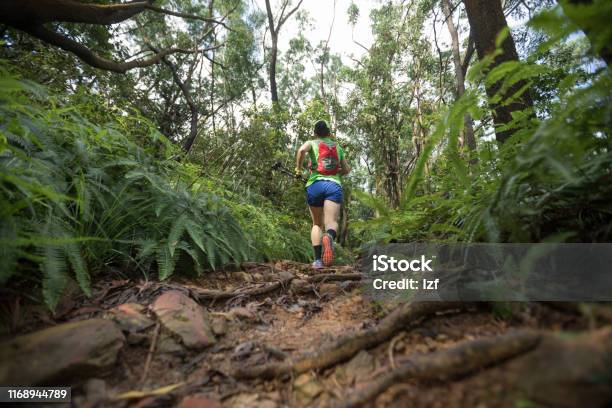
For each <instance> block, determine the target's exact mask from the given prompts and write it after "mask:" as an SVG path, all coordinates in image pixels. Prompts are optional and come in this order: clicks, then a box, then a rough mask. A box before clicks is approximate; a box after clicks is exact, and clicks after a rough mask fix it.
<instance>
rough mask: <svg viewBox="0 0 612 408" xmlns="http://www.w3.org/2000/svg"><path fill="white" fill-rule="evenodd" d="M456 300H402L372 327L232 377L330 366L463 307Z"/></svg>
mask: <svg viewBox="0 0 612 408" xmlns="http://www.w3.org/2000/svg"><path fill="white" fill-rule="evenodd" d="M465 307H466V305H465V304H462V303H460V302H423V303H415V304H408V303H407V304H403V305H401V306H399V307H398V308H396V309H395V310H394V311H393V312H391V313H390V314H389V315H387V316H386V317H385V318H384V319H382V320H381V321H380V322H379V323H378V324H377V325H376V326H375V327H372V328H368V329H365V330H361V331H359V332H357V333H349V334H347V335H346V336H344V337H342V338H340V339H339V340H338V341H337V342H335V343H333V344H331V345H329V346H328V347H325V348H323V349H322V350H320V351H318V352H315V353H312V354H309V355H306V356H304V357H302V358H300V359H298V360H296V361H291V360H286V361H282V362H278V363H268V364H264V365H259V366H254V367H240V368H238V369H236V370H235V372H234V374H233V376H234V377H236V378H262V379H271V378H275V377H280V376H283V375H286V374H289V373H292V372H293V373H296V374H300V373H304V372H307V371H310V370H317V369H322V368H326V367H330V366H333V365H334V364H337V363H340V362H343V361H346V360H348V359H350V358H351V357H353V356H354V355H355V354H357V353H358V352H359V351H360V350H362V349H368V348H372V347H374V346H377V345H378V344H380V343H383V342H385V341H387V340H389V339H390V338H392V337H393V336H394V335H395V334H396V333H397V332H399V331H400V330H403V329H405V328H406V327H407V326H408V325H410V324H412V323H415V321H418V320H420V319H422V318H425V317H428V316H431V315H433V314H435V313H437V312H443V311H448V310H452V309H464V308H465Z"/></svg>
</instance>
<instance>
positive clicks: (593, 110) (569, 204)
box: [354, 2, 612, 242]
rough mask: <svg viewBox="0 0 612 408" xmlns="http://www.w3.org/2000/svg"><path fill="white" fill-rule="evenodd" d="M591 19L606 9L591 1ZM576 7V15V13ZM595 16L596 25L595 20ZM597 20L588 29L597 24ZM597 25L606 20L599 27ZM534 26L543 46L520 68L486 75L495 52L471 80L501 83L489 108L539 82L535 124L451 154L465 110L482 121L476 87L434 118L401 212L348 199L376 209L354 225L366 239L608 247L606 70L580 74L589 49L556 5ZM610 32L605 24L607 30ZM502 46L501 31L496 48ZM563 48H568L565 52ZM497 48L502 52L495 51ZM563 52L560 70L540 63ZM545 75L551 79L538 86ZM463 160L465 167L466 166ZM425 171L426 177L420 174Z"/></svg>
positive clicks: (520, 116)
mask: <svg viewBox="0 0 612 408" xmlns="http://www.w3.org/2000/svg"><path fill="white" fill-rule="evenodd" d="M590 7H591V8H592V9H590V10H588V11H587V10H586V9H584V8H583V7H579V8H576V9H575V10H574V9H571V10H570V12H571V13H574V12H580V13H584V15H592V14H593V13H594V11H593V10H594V9H599V12H600V13H603V11H605V10H604V9H606V7H608V5H604V4H603V3H602V2H595V4H594V5H592V6H590ZM577 10H579V11H577ZM596 20H597V19H595V21H596ZM551 21H552V22H553V23H551ZM594 24H595V23H594ZM602 24H603V23H602ZM532 26H533V27H536V28H539V29H545V30H546V34H547V36H548V40H546V41H544V44H545V45H546V46H545V47H541V48H538V49H537V50H536V51H535V52H534V53H533V54H532V55H530V56H529V58H528V59H527V61H525V62H518V61H517V62H507V63H503V64H501V65H499V66H497V67H495V68H494V69H488V66H489V64H490V63H491V61H492V59H493V57H494V56H495V54H493V55H492V56H491V58H485V59H483V60H482V61H480V62H478V63H476V64H475V65H474V66H473V67H472V69H471V70H470V72H469V74H468V79H470V80H471V81H473V82H475V85H479V84H482V83H489V84H491V83H497V82H499V83H500V84H501V86H500V88H501V89H500V91H499V94H498V95H496V96H494V97H493V98H492V100H493V102H498V103H504V104H507V103H511V102H512V100H513V98H515V97H517V96H518V95H519V94H520V93H521V92H525V91H526V89H527V86H526V87H523V89H521V90H520V91H519V92H518V93H517V94H515V95H513V96H512V97H510V98H506V99H504V100H502V99H500V97H499V95H502V94H503V93H504V91H505V90H507V89H509V88H510V87H511V86H512V85H514V84H516V83H517V82H519V81H527V84H528V86H531V85H533V84H534V83H538V84H539V87H536V88H535V90H536V92H537V91H538V90H539V89H542V88H545V89H546V92H547V93H548V95H549V96H552V98H549V99H548V100H546V101H543V103H545V105H546V111H544V112H541V114H540V118H541V119H540V120H538V119H536V118H535V117H534V116H533V115H531V113H530V112H519V113H516V114H515V115H514V117H513V121H512V122H511V123H510V124H509V125H507V128H509V129H514V130H515V134H514V136H513V137H512V139H510V141H509V142H506V143H505V144H504V145H503V146H502V147H500V146H498V145H497V144H496V143H494V142H491V141H486V140H481V141H480V143H479V149H478V152H476V154H472V155H471V156H469V155H468V154H467V152H462V151H460V150H459V149H458V144H457V140H458V137H459V134H460V132H461V130H462V129H463V126H464V123H463V118H464V114H465V113H468V112H469V113H470V115H471V116H472V117H473V118H475V119H477V120H478V119H480V120H482V119H483V118H484V114H485V109H486V106H487V105H486V104H487V101H485V100H482V96H481V94H479V93H478V89H477V88H476V87H474V88H472V89H468V90H467V92H466V94H465V95H464V96H463V97H462V98H460V99H459V100H458V101H457V102H455V103H454V104H453V105H452V106H450V107H449V109H448V110H446V111H443V112H440V117H439V119H438V121H437V124H436V126H435V128H434V131H433V132H432V133H431V134H430V135H429V137H428V140H427V144H426V145H425V148H424V151H423V152H422V155H421V156H420V157H419V159H418V161H417V163H416V165H415V167H414V169H413V171H412V173H411V175H410V177H409V178H408V181H407V184H406V187H405V188H404V191H403V195H402V205H401V208H400V209H398V210H393V209H391V208H389V207H387V208H381V205H382V206H384V202H382V201H380V200H377V199H375V198H374V197H369V196H367V195H364V194H363V193H361V194H355V195H354V196H355V197H356V198H357V199H358V200H359V201H360V202H362V203H363V204H364V205H367V206H369V207H371V208H373V209H375V210H376V214H377V217H376V218H374V219H370V220H366V221H363V222H361V223H360V225H359V227H360V228H359V232H360V233H361V234H362V236H361V238H362V239H363V240H364V241H371V240H375V241H385V242H389V241H444V242H453V241H464V242H465V241H467V242H470V241H489V242H539V241H547V242H549V241H554V242H558V241H571V242H608V241H609V240H610V237H612V204H611V203H612V184H610V183H609V180H610V177H611V176H612V174H611V170H610V169H612V142H611V141H610V129H611V128H612V127H611V122H612V110H611V109H612V108H611V106H612V96H611V94H610V89H612V87H611V86H612V83H611V81H612V79H611V77H610V72H609V70H607V69H598V70H591V71H590V72H589V71H587V70H585V66H586V64H589V65H591V66H593V65H595V66H597V64H598V63H597V62H595V63H594V62H593V61H592V60H590V59H589V54H588V53H589V52H590V50H589V49H588V48H587V47H583V46H582V45H581V44H582V43H581V42H579V41H576V39H570V40H567V39H568V38H570V37H571V36H572V33H573V32H574V31H576V29H577V28H576V26H575V25H573V23H572V22H571V21H569V20H568V17H567V16H565V15H564V14H562V13H560V9H559V8H556V9H554V10H552V11H545V12H544V13H542V14H540V15H538V16H536V17H535V18H534V20H533V23H532ZM606 27H608V26H606ZM606 27H598V28H597V29H596V28H595V27H594V28H593V30H596V31H597V38H600V37H601V36H605V39H606V41H608V42H609V41H611V40H612V36H610V35H609V29H608V28H606ZM501 41H503V34H502V35H500V37H499V39H498V44H500V43H501ZM568 47H573V48H571V50H570V51H568ZM498 52H500V51H498ZM555 52H563V53H564V55H563V61H564V63H566V65H565V66H566V67H569V68H570V69H567V70H564V71H562V70H557V69H556V66H552V67H551V66H549V65H547V64H546V62H547V61H550V60H551V55H554V53H555ZM542 78H546V80H547V81H548V83H546V84H543V83H542ZM468 159H471V160H472V162H471V163H470V164H468ZM426 168H428V169H429V173H426V172H425V170H426Z"/></svg>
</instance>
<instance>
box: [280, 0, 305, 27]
mask: <svg viewBox="0 0 612 408" xmlns="http://www.w3.org/2000/svg"><path fill="white" fill-rule="evenodd" d="M302 1H304V0H300V1H299V2H298V4H297V5H296V6H295V7H294V8H292V9H291V11H289V13H287V15H286V16H285V17H283V18H281V19H280V20H279V22H278V28H279V29H280V28H281V26H282V25H283V24H285V22H286V21H287V20H289V17H291V15H292V14H293V13H295V12H296V11H297V10H298V9H299V8H300V6H301V5H302Z"/></svg>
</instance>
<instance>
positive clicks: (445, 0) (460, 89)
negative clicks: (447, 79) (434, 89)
mask: <svg viewBox="0 0 612 408" xmlns="http://www.w3.org/2000/svg"><path fill="white" fill-rule="evenodd" d="M442 10H443V11H444V18H445V19H446V26H447V27H448V32H449V33H450V36H451V41H452V46H453V64H454V66H455V76H456V79H457V99H459V98H461V97H462V96H463V94H464V93H465V77H464V75H463V64H462V62H461V52H460V49H459V34H458V33H457V28H456V27H455V23H454V21H453V15H452V11H451V5H450V1H449V0H442ZM463 135H464V137H463V140H464V141H465V144H466V145H467V147H468V149H469V150H471V151H474V150H476V139H475V137H474V124H473V122H472V117H471V116H470V114H469V113H466V114H465V130H464V131H463Z"/></svg>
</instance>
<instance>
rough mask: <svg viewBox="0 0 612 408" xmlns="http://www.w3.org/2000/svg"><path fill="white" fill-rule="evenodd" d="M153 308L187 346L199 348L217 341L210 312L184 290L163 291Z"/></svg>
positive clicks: (158, 316) (166, 325) (164, 324)
mask: <svg viewBox="0 0 612 408" xmlns="http://www.w3.org/2000/svg"><path fill="white" fill-rule="evenodd" d="M151 308H152V310H153V312H154V313H155V314H156V315H157V318H158V319H159V321H160V322H161V324H162V325H163V326H164V327H165V328H166V329H168V330H169V331H170V332H172V333H173V334H174V335H176V336H177V337H179V338H180V339H181V341H182V342H183V344H184V345H185V347H187V348H190V349H194V350H199V349H203V348H205V347H208V346H212V345H213V344H215V343H216V341H217V340H216V339H215V335H214V334H213V331H212V329H211V327H210V323H209V317H208V313H207V312H206V311H205V310H204V309H203V308H202V307H201V306H200V305H198V304H197V303H196V302H195V301H194V300H192V299H191V298H189V297H188V296H186V295H184V294H183V293H182V292H179V291H178V290H171V291H168V292H165V293H163V294H162V295H160V296H159V297H158V298H157V299H156V300H155V303H153V306H152V307H151Z"/></svg>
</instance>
